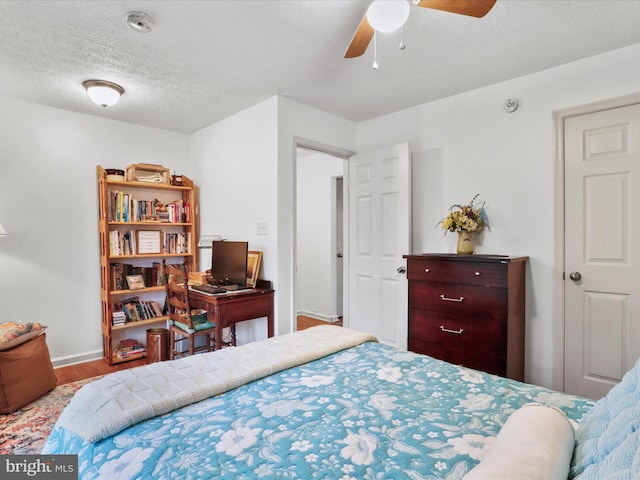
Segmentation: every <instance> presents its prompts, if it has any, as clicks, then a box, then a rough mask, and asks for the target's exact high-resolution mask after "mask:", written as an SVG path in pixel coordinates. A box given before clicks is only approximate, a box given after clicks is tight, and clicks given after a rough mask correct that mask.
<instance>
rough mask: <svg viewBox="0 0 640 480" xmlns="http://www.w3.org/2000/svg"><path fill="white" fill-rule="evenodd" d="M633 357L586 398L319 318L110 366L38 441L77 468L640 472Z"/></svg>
mask: <svg viewBox="0 0 640 480" xmlns="http://www.w3.org/2000/svg"><path fill="white" fill-rule="evenodd" d="M637 369H640V367H638V368H636V369H634V370H633V371H632V372H629V374H627V376H625V379H624V380H623V382H621V384H619V385H618V387H616V388H615V389H614V390H612V393H611V394H610V395H608V396H607V397H605V399H603V400H601V401H599V402H598V403H597V404H595V405H594V402H593V401H591V400H588V399H585V398H580V397H576V396H571V395H566V394H563V393H558V392H554V391H552V390H548V389H545V388H542V387H538V386H533V385H528V384H524V383H520V382H516V381H513V380H509V379H505V378H501V377H497V376H493V375H489V374H485V373H482V372H478V371H475V370H471V369H467V368H463V367H460V366H456V365H452V364H448V363H446V362H442V361H439V360H436V359H434V358H431V357H428V356H425V355H418V354H414V353H411V352H407V351H401V350H398V349H395V348H393V347H390V346H388V345H383V344H380V343H378V342H376V340H375V338H373V337H371V336H370V335H367V334H364V333H361V332H356V331H353V330H349V329H346V328H341V327H335V326H322V327H314V328H311V329H308V330H304V331H300V332H296V333H293V334H289V335H282V336H278V337H273V338H271V339H268V340H265V341H262V342H255V343H252V344H248V345H244V346H241V347H237V348H229V349H222V350H219V351H216V352H211V353H206V354H202V355H196V356H194V357H188V358H183V359H179V360H174V361H170V362H159V363H154V364H150V365H145V366H142V367H138V368H134V369H131V370H124V371H120V372H116V373H113V374H110V375H107V376H106V377H103V378H101V379H100V380H98V381H96V382H92V383H90V384H88V385H86V386H84V387H83V388H82V389H80V390H79V391H78V392H77V393H76V395H75V396H74V398H73V399H72V401H71V402H70V404H69V405H68V406H67V408H66V409H65V410H64V412H63V413H62V415H61V416H60V418H59V419H58V421H57V422H56V425H55V426H54V428H53V430H52V432H51V435H50V436H49V438H48V440H47V442H46V444H45V447H44V449H43V452H42V453H43V454H77V455H78V466H79V478H81V479H83V480H85V479H109V480H114V479H138V478H140V479H150V478H167V479H170V478H181V479H182V478H194V479H195V478H205V479H208V478H230V479H231V478H233V479H256V478H288V479H302V478H304V479H307V478H309V479H310V478H318V479H397V480H400V479H434V480H435V479H447V480H454V479H461V478H464V477H465V476H466V478H469V479H481V478H492V479H493V480H497V479H499V478H509V477H507V476H504V475H502V476H500V474H499V473H498V474H496V472H507V471H514V470H508V469H514V468H515V469H519V470H517V471H520V472H521V473H522V475H518V477H517V478H577V479H580V480H583V479H591V478H593V479H596V478H598V479H602V478H607V479H609V478H625V479H627V478H638V477H637V476H635V477H634V475H637V474H638V472H640V456H639V454H638V453H637V452H638V447H639V445H638V435H639V434H638V433H636V432H635V430H638V432H640V428H637V427H638V426H640V425H639V424H638V415H637V411H638V407H637V405H638V401H637V395H638V392H637V387H638V379H637V372H636V370H637ZM634 387H635V390H634ZM616 391H617V392H618V393H616ZM617 396H620V397H623V401H621V403H623V404H624V408H623V407H619V408H620V409H622V410H624V414H623V419H617V420H616V429H617V430H618V431H617V432H615V431H613V430H612V423H613V421H612V419H611V418H607V416H612V415H620V414H621V410H620V409H618V407H614V406H613V404H614V403H617V402H618V400H619V399H618V398H617ZM634 396H635V397H636V399H635V403H634V402H633V398H634ZM607 399H609V400H607ZM634 422H635V423H634ZM507 427H510V428H507ZM567 432H569V433H567ZM574 432H575V433H574ZM616 436H617V437H620V438H621V440H620V441H622V442H623V443H625V442H626V443H625V444H624V448H623V449H622V450H623V451H622V452H620V451H618V449H617V446H616V439H615V438H614V437H616ZM574 438H576V439H577V440H575V442H574ZM603 439H604V440H603ZM563 442H564V443H563ZM603 442H604V443H606V445H603ZM562 444H563V445H564V446H563V445H562ZM634 446H635V450H633V449H634ZM560 450H562V451H561V452H559V451H560ZM527 452H537V454H538V460H537V465H535V466H534V465H533V464H532V463H526V462H531V459H530V458H528V459H526V460H525V463H522V462H520V463H517V462H516V460H518V456H519V455H521V454H524V455H525V456H527V455H528V453H527ZM616 452H617V453H620V455H618V456H617V458H613V457H614V456H615V454H616ZM560 457H562V458H560ZM627 457H629V458H627ZM512 460H513V461H512ZM509 462H511V464H509V465H505V463H509ZM569 462H571V464H569ZM607 462H608V463H607ZM551 464H553V469H554V471H553V475H554V476H553V477H552V473H551V472H549V465H551ZM541 465H542V466H541ZM535 469H542V470H535ZM541 471H545V472H548V473H547V474H545V475H546V477H543V476H539V475H540V472H541ZM612 472H613V473H615V475H618V476H615V475H613V476H609V473H612ZM630 472H632V473H630Z"/></svg>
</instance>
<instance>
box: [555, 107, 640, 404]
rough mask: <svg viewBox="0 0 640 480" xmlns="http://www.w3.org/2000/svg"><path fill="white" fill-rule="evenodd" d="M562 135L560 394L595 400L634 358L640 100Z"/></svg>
mask: <svg viewBox="0 0 640 480" xmlns="http://www.w3.org/2000/svg"><path fill="white" fill-rule="evenodd" d="M564 136H565V391H566V392H569V393H573V394H578V395H583V396H586V397H590V398H600V397H602V396H604V395H606V393H607V392H608V391H609V389H610V388H611V387H612V386H614V385H615V384H616V383H618V382H619V381H620V379H621V378H622V376H623V375H624V373H625V372H626V371H627V370H629V369H630V368H631V367H632V366H633V364H634V363H635V361H636V359H637V358H638V357H640V261H639V259H638V256H639V255H640V217H639V216H638V215H639V214H640V165H639V164H638V162H639V161H640V105H632V106H628V107H622V108H615V109H611V110H606V111H602V112H596V113H590V114H586V115H580V116H576V117H571V118H568V119H566V120H565V133H564ZM634 207H635V209H636V211H635V212H634ZM634 254H635V256H634Z"/></svg>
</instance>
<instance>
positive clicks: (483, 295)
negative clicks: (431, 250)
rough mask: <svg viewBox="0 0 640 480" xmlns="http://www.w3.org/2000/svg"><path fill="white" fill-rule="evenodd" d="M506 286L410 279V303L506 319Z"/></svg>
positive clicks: (416, 305) (420, 306)
mask: <svg viewBox="0 0 640 480" xmlns="http://www.w3.org/2000/svg"><path fill="white" fill-rule="evenodd" d="M508 294H509V292H508V290H507V289H506V288H496V287H481V286H473V285H458V284H455V283H442V282H433V283H432V282H409V305H411V306H412V307H417V308H425V309H427V310H436V311H442V312H447V313H451V314H458V315H473V316H478V317H487V318H494V319H502V320H504V321H506V318H507V314H508V312H507V305H508V300H509V299H508Z"/></svg>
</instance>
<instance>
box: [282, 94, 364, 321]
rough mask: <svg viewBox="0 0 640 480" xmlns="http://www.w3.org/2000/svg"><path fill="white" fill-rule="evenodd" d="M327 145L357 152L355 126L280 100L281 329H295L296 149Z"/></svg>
mask: <svg viewBox="0 0 640 480" xmlns="http://www.w3.org/2000/svg"><path fill="white" fill-rule="evenodd" d="M309 142H311V143H313V144H314V145H313V146H319V145H325V146H330V147H333V148H332V153H340V154H342V153H343V152H349V151H355V142H356V123H355V122H352V121H350V120H346V119H344V118H340V117H337V116H335V115H331V114H329V113H326V112H323V111H320V110H318V109H315V108H312V107H309V106H307V105H304V104H302V103H299V102H295V101H293V100H291V99H289V98H286V97H278V187H277V189H278V288H279V295H280V301H279V302H278V305H277V307H276V308H277V309H278V315H279V319H280V320H279V329H277V330H276V332H279V333H286V332H289V331H291V330H292V329H293V314H294V312H295V294H296V286H295V282H294V278H295V272H294V266H295V251H296V248H297V245H296V242H295V221H294V218H295V213H296V210H295V201H294V200H295V198H294V197H295V196H294V192H295V188H294V185H295V177H296V174H295V158H296V145H298V144H303V145H305V146H309V144H310V143H309Z"/></svg>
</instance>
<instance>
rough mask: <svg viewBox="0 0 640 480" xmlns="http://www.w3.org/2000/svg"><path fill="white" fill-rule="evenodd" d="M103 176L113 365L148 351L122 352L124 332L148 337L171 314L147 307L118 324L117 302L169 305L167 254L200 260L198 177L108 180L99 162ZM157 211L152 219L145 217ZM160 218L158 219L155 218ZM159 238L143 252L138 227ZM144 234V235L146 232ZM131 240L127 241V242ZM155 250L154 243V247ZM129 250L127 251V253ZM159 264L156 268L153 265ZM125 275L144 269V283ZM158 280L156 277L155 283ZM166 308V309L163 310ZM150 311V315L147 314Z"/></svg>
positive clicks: (105, 307) (105, 315) (106, 341)
mask: <svg viewBox="0 0 640 480" xmlns="http://www.w3.org/2000/svg"><path fill="white" fill-rule="evenodd" d="M96 173H97V182H98V206H99V214H98V235H99V239H100V283H101V295H100V298H101V303H102V337H103V358H104V360H105V362H106V363H107V364H108V365H114V364H117V363H122V362H129V361H132V360H136V359H141V358H144V357H145V356H146V354H145V353H140V354H135V355H131V356H130V357H127V358H125V359H122V358H119V357H118V356H117V355H116V353H115V349H116V348H117V346H118V344H119V342H120V341H121V340H123V339H125V338H135V339H136V340H138V341H139V342H140V343H142V344H144V343H146V337H145V331H146V328H152V327H162V326H166V324H167V318H168V317H167V316H165V315H163V314H162V315H158V316H155V314H156V313H157V308H149V307H148V306H147V307H142V310H141V311H136V315H137V316H138V318H139V319H138V320H136V321H132V320H131V319H130V317H129V316H126V321H125V323H123V324H116V325H114V323H113V322H114V310H116V311H117V310H118V308H115V306H118V305H120V304H121V303H122V302H123V301H125V300H127V299H129V300H130V299H133V298H137V299H139V300H140V302H141V303H144V304H147V303H148V302H152V301H153V302H155V303H156V304H158V305H159V307H160V309H162V307H163V306H164V282H163V275H162V272H161V271H158V270H156V269H160V268H161V267H160V265H161V262H162V259H163V258H170V259H171V260H172V263H180V262H182V261H185V262H186V263H187V264H188V266H189V269H190V270H191V271H195V270H196V268H195V267H196V265H197V258H196V257H197V255H196V253H197V247H196V245H197V239H196V225H197V211H198V209H197V206H196V205H195V202H194V187H193V182H192V181H191V180H190V179H189V178H187V177H184V176H183V177H182V179H183V182H182V183H183V184H182V185H179V186H178V185H170V184H168V183H151V182H139V181H110V180H107V173H106V170H105V169H104V168H103V167H102V166H100V165H98V166H97V167H96ZM143 217H144V218H145V219H146V218H149V217H153V218H154V220H153V221H149V220H143ZM156 218H157V219H156ZM139 231H142V232H143V233H144V234H145V237H144V239H145V240H146V239H147V238H146V237H149V236H150V237H151V238H153V239H154V242H155V238H156V234H155V232H158V233H157V237H158V238H159V240H158V244H159V247H157V246H156V245H155V243H153V242H152V243H153V248H157V250H155V249H154V250H152V252H153V253H140V252H139V250H142V249H143V245H142V244H139V243H138V239H137V237H138V232H139ZM140 238H143V237H142V235H141V236H140ZM125 241H126V242H127V245H126V247H125V245H124V242H125ZM149 250H151V249H149ZM125 252H126V253H125ZM154 270H156V271H154ZM126 275H142V276H143V280H144V285H145V286H144V288H140V289H131V288H128V287H127V286H126V279H125V277H126ZM154 282H156V283H155V284H154ZM161 313H162V312H161ZM147 317H148V318H147Z"/></svg>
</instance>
